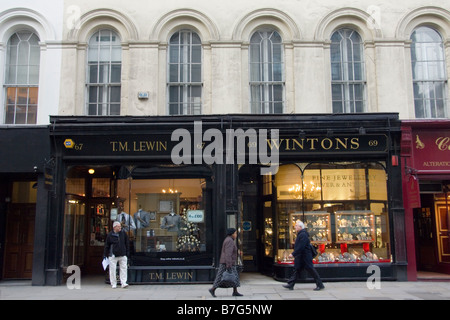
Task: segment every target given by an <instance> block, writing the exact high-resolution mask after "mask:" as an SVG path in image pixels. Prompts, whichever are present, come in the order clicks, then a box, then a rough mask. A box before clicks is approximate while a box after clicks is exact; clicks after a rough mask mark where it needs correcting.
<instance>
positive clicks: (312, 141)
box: [306, 138, 319, 150]
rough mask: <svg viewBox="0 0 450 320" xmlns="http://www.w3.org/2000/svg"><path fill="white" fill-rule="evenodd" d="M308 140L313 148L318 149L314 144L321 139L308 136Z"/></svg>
mask: <svg viewBox="0 0 450 320" xmlns="http://www.w3.org/2000/svg"><path fill="white" fill-rule="evenodd" d="M306 141H307V142H310V143H311V147H310V149H311V150H316V147H315V146H314V144H315V143H316V142H317V141H319V139H317V138H308V139H306Z"/></svg>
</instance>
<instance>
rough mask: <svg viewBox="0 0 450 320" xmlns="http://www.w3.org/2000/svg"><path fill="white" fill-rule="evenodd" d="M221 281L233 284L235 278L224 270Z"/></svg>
mask: <svg viewBox="0 0 450 320" xmlns="http://www.w3.org/2000/svg"><path fill="white" fill-rule="evenodd" d="M222 281H224V282H234V281H235V276H234V274H233V272H232V271H231V270H225V271H224V273H222Z"/></svg>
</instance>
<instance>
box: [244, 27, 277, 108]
mask: <svg viewBox="0 0 450 320" xmlns="http://www.w3.org/2000/svg"><path fill="white" fill-rule="evenodd" d="M249 64H250V66H249V69H250V74H249V77H250V108H251V112H252V113H283V109H284V88H285V83H284V73H283V44H282V39H281V36H280V35H279V34H278V32H276V31H274V30H260V31H257V32H255V33H254V34H253V35H252V37H251V39H250V56H249Z"/></svg>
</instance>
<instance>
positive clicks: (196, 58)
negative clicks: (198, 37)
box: [192, 46, 202, 63]
mask: <svg viewBox="0 0 450 320" xmlns="http://www.w3.org/2000/svg"><path fill="white" fill-rule="evenodd" d="M192 62H193V63H201V62H202V47H200V46H193V47H192Z"/></svg>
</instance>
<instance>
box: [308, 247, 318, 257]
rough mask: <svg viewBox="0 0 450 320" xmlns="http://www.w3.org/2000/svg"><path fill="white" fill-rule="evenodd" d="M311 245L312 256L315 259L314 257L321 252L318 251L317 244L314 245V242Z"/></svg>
mask: <svg viewBox="0 0 450 320" xmlns="http://www.w3.org/2000/svg"><path fill="white" fill-rule="evenodd" d="M310 246H311V253H312V257H313V259H314V258H315V257H317V255H318V254H319V253H318V252H317V248H316V246H313V245H312V244H310Z"/></svg>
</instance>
